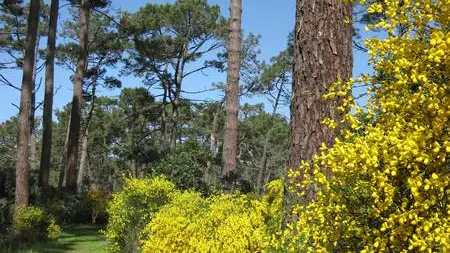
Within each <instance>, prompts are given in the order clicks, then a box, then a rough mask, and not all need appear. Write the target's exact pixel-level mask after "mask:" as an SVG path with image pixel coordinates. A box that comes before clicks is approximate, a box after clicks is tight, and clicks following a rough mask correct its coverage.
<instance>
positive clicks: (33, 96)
mask: <svg viewBox="0 0 450 253" xmlns="http://www.w3.org/2000/svg"><path fill="white" fill-rule="evenodd" d="M38 29H39V25H38ZM40 38H41V37H40V36H39V35H38V36H37V37H36V45H35V49H34V63H33V79H32V81H31V82H32V83H33V92H32V94H31V111H30V171H32V174H33V175H34V173H35V172H36V166H37V162H36V159H37V158H36V157H37V155H36V153H37V140H36V92H37V90H36V76H37V63H38V51H39V41H40Z"/></svg>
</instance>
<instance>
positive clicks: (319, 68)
mask: <svg viewBox="0 0 450 253" xmlns="http://www.w3.org/2000/svg"><path fill="white" fill-rule="evenodd" d="M351 18H352V5H351V3H345V2H344V1H342V0H329V1H321V0H311V1H303V0H297V13H296V26H295V34H294V35H295V38H294V67H293V85H292V101H291V150H290V159H289V163H290V164H289V165H290V167H291V168H292V169H294V170H297V169H298V166H299V164H300V161H301V160H306V161H309V162H312V157H313V155H314V154H315V153H316V152H317V151H318V149H319V147H320V146H321V144H322V142H325V143H326V144H327V145H330V144H332V142H333V140H334V137H335V136H336V131H334V130H329V129H328V128H326V127H324V126H323V125H322V124H321V121H322V119H323V118H324V117H330V118H334V119H339V118H340V117H341V115H340V113H338V112H337V110H336V109H335V101H325V100H323V98H322V96H323V95H324V94H326V93H327V91H328V89H329V87H330V86H331V85H332V84H333V83H335V82H336V81H338V79H342V80H346V79H349V78H350V77H351V75H352V61H353V59H352V25H351V24H346V23H345V20H351ZM300 180H302V178H300Z"/></svg>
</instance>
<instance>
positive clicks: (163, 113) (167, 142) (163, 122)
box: [161, 81, 170, 150]
mask: <svg viewBox="0 0 450 253" xmlns="http://www.w3.org/2000/svg"><path fill="white" fill-rule="evenodd" d="M163 89H164V94H163V100H162V103H163V104H162V111H161V135H162V140H163V143H162V149H163V150H166V149H167V148H168V147H169V146H170V140H169V136H168V135H169V129H168V125H167V121H168V112H167V105H168V102H167V97H168V96H169V92H170V87H169V84H168V82H167V81H164V83H163Z"/></svg>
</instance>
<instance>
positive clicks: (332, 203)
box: [288, 0, 450, 252]
mask: <svg viewBox="0 0 450 253" xmlns="http://www.w3.org/2000/svg"><path fill="white" fill-rule="evenodd" d="M369 12H372V13H379V14H382V15H380V16H382V17H385V18H381V20H380V21H379V22H378V23H377V24H374V25H371V26H369V27H368V28H369V29H371V28H375V29H382V30H384V31H385V32H386V33H387V34H388V37H387V38H385V39H378V38H373V39H369V40H367V41H366V46H367V47H368V49H369V54H370V55H371V60H370V62H371V63H372V64H373V66H374V69H375V70H376V74H375V75H374V76H371V77H368V76H365V77H362V78H361V79H360V80H359V81H361V82H365V83H366V84H367V85H369V93H370V94H371V95H370V97H369V102H368V104H367V106H365V108H360V107H358V106H357V105H356V104H355V103H354V100H353V98H352V97H349V96H347V94H349V93H350V90H351V87H352V85H353V84H354V83H355V82H356V81H357V80H350V81H348V82H338V83H337V84H336V85H335V86H334V87H333V89H331V92H330V93H329V94H328V95H326V98H333V97H335V96H341V97H343V104H342V106H341V107H340V108H339V109H340V110H342V111H343V112H350V111H351V112H352V113H347V115H346V116H345V117H344V120H343V121H342V122H332V121H331V120H330V119H325V120H324V123H325V124H327V125H328V126H330V127H335V126H336V125H338V124H340V123H344V124H345V125H347V126H349V127H350V129H347V130H344V131H342V137H340V138H337V139H336V140H335V144H334V145H333V146H332V147H325V146H323V148H322V149H321V151H320V153H319V154H317V155H316V156H315V157H314V162H313V164H308V163H303V164H302V166H301V168H300V171H301V170H303V171H304V172H307V173H305V174H307V175H306V177H305V180H304V181H302V182H300V183H297V184H296V186H295V187H296V189H297V191H298V192H299V195H300V196H302V195H303V194H304V193H305V192H306V191H310V190H311V189H313V192H314V193H315V194H314V195H315V198H314V200H313V201H311V202H310V203H309V204H307V205H298V206H297V207H296V208H295V209H294V211H293V214H294V215H295V216H298V219H297V221H296V222H294V223H292V224H290V226H289V227H290V230H291V232H292V233H291V235H290V236H291V238H290V244H288V248H289V250H290V251H292V252H299V251H302V252H450V211H449V210H450V198H449V196H450V174H449V169H450V166H449V162H448V155H449V153H450V136H449V116H450V103H449V102H450V71H449V66H450V55H449V54H448V53H445V52H448V51H449V50H450V31H449V27H450V23H449V21H450V19H449V17H450V1H448V0H443V1H429V0H389V1H375V3H374V4H372V5H371V6H370V8H369ZM362 119H364V120H362ZM300 171H291V173H290V176H291V177H293V178H295V177H297V176H299V174H300ZM310 172H312V173H310Z"/></svg>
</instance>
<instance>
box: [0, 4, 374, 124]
mask: <svg viewBox="0 0 450 253" xmlns="http://www.w3.org/2000/svg"><path fill="white" fill-rule="evenodd" d="M45 2H49V1H48V0H46V1H45ZM150 2H151V3H171V2H174V0H153V1H149V0H126V1H124V0H112V5H111V7H110V8H112V9H121V10H127V11H130V12H134V11H136V10H138V9H139V7H140V6H143V5H145V4H147V3H150ZM208 2H209V3H210V4H218V5H219V6H220V7H221V11H222V14H223V15H224V16H228V14H229V13H228V12H229V10H228V4H229V0H209V1H208ZM295 2H296V1H295V0H281V1H274V0H243V13H242V15H243V16H242V18H243V20H242V26H243V30H244V32H245V33H246V34H248V33H249V32H251V33H254V34H259V35H261V40H260V49H261V55H260V56H261V59H262V60H266V61H268V60H270V58H271V57H273V56H275V55H276V54H278V53H279V52H280V51H282V50H284V49H285V47H286V43H287V35H288V34H289V32H290V31H292V30H293V27H294V21H295ZM66 18H67V11H66V10H63V12H62V14H61V17H60V22H59V24H60V25H59V27H61V23H62V21H63V20H64V19H66ZM42 44H43V45H42V48H45V43H44V42H43V43H42ZM0 57H1V55H0ZM110 71H111V72H110V73H117V72H118V69H117V70H110ZM367 71H369V68H368V66H367V55H365V54H363V53H361V52H355V53H354V75H355V76H356V75H358V74H360V73H365V72H367ZM2 74H3V75H5V76H7V77H8V79H9V80H10V81H11V82H12V83H14V84H16V85H18V86H20V83H21V76H22V72H21V71H20V70H15V71H5V70H2ZM70 75H71V73H70V72H68V71H67V70H66V69H63V68H61V67H57V68H56V72H55V86H56V87H60V89H59V90H58V92H57V94H56V95H55V99H54V100H55V108H62V107H63V106H64V105H65V104H67V103H68V102H69V101H70V100H71V97H72V92H73V89H72V83H71V82H70V80H69V76H70ZM39 78H40V77H38V80H39ZM120 79H121V80H122V83H123V86H124V87H136V86H142V82H141V80H140V79H137V78H134V77H132V76H122V77H120ZM225 79H226V77H225V74H224V73H217V72H215V71H206V72H205V74H198V75H194V76H191V77H189V78H188V79H186V80H185V83H184V87H185V88H184V89H185V90H188V91H199V90H205V89H208V88H211V83H213V82H225ZM118 93H119V91H108V90H100V91H99V95H107V96H116V95H118ZM219 96H220V94H218V93H217V92H208V93H202V94H200V95H196V96H195V97H194V98H195V99H205V100H217V99H218V98H219ZM19 97H20V94H19V92H18V91H16V90H14V89H12V88H10V87H6V86H0V122H3V121H5V120H7V119H8V118H10V117H11V116H15V115H16V114H17V113H18V110H17V108H15V107H14V106H13V105H12V104H19ZM42 99H43V89H42V88H41V89H40V90H39V91H38V93H37V101H38V102H39V101H42ZM244 102H249V103H257V102H266V101H265V100H264V99H263V98H261V97H259V98H258V97H255V98H252V99H244V100H242V101H241V103H244ZM282 112H283V113H284V114H287V113H288V108H287V107H286V108H284V109H283V110H282ZM37 114H38V115H40V114H41V111H40V110H39V111H38V112H37Z"/></svg>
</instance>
